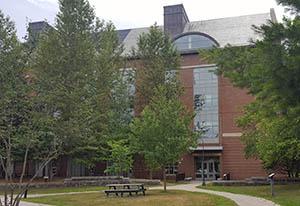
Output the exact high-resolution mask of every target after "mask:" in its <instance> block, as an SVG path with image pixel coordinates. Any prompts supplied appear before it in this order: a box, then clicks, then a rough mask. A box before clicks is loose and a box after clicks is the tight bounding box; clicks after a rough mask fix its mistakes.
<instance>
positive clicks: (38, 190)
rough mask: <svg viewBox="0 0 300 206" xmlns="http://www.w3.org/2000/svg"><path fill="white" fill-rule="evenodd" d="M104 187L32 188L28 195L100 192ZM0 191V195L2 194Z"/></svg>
mask: <svg viewBox="0 0 300 206" xmlns="http://www.w3.org/2000/svg"><path fill="white" fill-rule="evenodd" d="M101 190H104V187H96V186H95V187H63V188H32V189H29V191H28V195H32V194H51V193H65V192H88V191H101ZM3 193H4V192H3V191H0V194H3Z"/></svg>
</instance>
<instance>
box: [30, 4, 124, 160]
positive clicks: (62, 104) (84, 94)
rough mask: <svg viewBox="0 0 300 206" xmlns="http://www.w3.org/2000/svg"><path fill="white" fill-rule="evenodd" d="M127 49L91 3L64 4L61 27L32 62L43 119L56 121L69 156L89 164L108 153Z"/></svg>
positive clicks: (59, 17)
mask: <svg viewBox="0 0 300 206" xmlns="http://www.w3.org/2000/svg"><path fill="white" fill-rule="evenodd" d="M122 51H123V50H122V47H120V46H119V44H118V36H117V33H116V31H115V28H114V26H113V25H112V24H111V23H108V24H105V23H104V22H102V21H100V20H99V19H97V18H96V17H95V15H94V10H93V8H92V7H91V6H90V5H89V3H88V1H86V0H75V1H73V0H61V1H60V12H59V13H58V15H57V19H56V25H55V29H53V30H49V31H48V32H47V33H46V34H45V35H43V36H42V39H40V42H39V45H38V48H37V50H36V52H35V54H34V58H33V60H32V62H33V65H32V68H33V69H32V73H33V74H34V77H35V86H36V87H35V90H36V92H37V95H36V101H37V104H38V105H39V108H40V113H41V114H42V115H41V121H42V122H46V123H51V124H49V125H48V126H49V127H50V128H51V132H52V133H53V134H54V135H55V136H57V137H59V139H61V140H62V142H63V148H64V152H65V154H67V155H70V156H71V157H73V158H75V159H77V160H78V161H80V162H81V163H84V164H85V165H87V166H93V164H94V162H96V161H99V160H100V159H101V158H102V156H103V155H104V154H105V153H106V150H105V148H106V147H107V139H108V138H109V137H110V135H111V134H110V125H111V121H112V120H111V117H115V116H114V115H112V113H115V112H116V110H114V109H113V108H114V107H115V106H114V103H115V102H114V99H113V95H112V90H113V89H114V87H115V82H116V81H117V82H118V80H119V79H120V78H121V75H120V70H119V69H120V68H121V66H122V59H121V57H120V54H121V53H122ZM118 86H119V85H118ZM122 86H123V85H122ZM123 106H124V107H125V106H126V105H123ZM116 118H119V117H118V116H117V117H116Z"/></svg>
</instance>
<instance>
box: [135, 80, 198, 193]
mask: <svg viewBox="0 0 300 206" xmlns="http://www.w3.org/2000/svg"><path fill="white" fill-rule="evenodd" d="M167 92H168V91H167V89H166V88H165V87H163V86H160V87H159V88H158V89H157V90H156V93H155V96H154V97H153V98H152V100H151V102H150V104H149V105H148V106H146V107H145V109H144V110H143V112H142V114H141V116H140V118H135V119H134V121H133V123H132V124H131V131H132V143H133V144H134V145H135V147H136V148H138V151H140V152H141V153H142V154H143V155H144V158H145V160H146V163H147V164H148V166H150V167H157V166H159V167H160V168H162V169H163V170H164V172H163V174H164V190H166V172H165V167H166V166H167V165H170V164H174V163H176V162H178V160H179V159H180V157H181V156H182V155H183V154H184V153H186V152H188V151H189V148H190V147H192V146H194V145H195V144H196V139H197V136H196V135H195V134H194V133H193V131H192V129H191V127H190V126H191V122H192V121H193V114H192V113H190V112H188V111H187V109H186V108H185V107H184V106H183V104H182V103H181V102H180V100H178V98H171V99H170V98H167V97H166V93H167Z"/></svg>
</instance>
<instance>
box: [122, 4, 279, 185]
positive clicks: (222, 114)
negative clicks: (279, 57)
mask: <svg viewBox="0 0 300 206" xmlns="http://www.w3.org/2000/svg"><path fill="white" fill-rule="evenodd" d="M268 21H276V16H275V13H274V10H273V9H271V10H270V12H269V13H264V14H255V15H247V16H239V17H230V18H222V19H213V20H205V21H196V22H190V21H189V18H188V15H187V13H186V11H185V9H184V7H183V5H182V4H179V5H171V6H165V7H164V25H163V26H162V27H161V28H162V29H163V30H164V32H165V33H167V34H168V35H170V36H171V38H172V39H173V42H174V45H175V46H176V47H177V49H178V51H179V52H180V54H181V70H180V79H181V82H182V84H183V86H184V89H185V94H184V95H183V97H182V101H183V102H184V104H185V105H186V106H187V107H188V109H190V110H191V111H194V112H195V118H194V128H195V129H197V130H201V131H204V134H203V135H202V138H199V141H198V146H197V147H196V148H191V151H190V153H188V154H186V155H184V156H183V157H182V158H181V160H179V161H178V164H176V165H170V166H169V167H167V168H166V170H167V171H168V173H170V174H184V176H185V177H192V178H193V179H202V175H204V177H205V178H206V179H210V180H213V179H217V178H220V177H223V175H224V174H230V178H231V179H245V178H249V177H257V176H265V175H266V171H264V169H263V167H262V165H261V162H260V161H259V160H257V159H246V158H245V156H244V145H243V144H242V142H241V140H240V137H241V135H242V130H241V129H240V128H238V127H237V126H236V124H235V119H236V118H237V117H239V116H240V115H241V114H242V112H243V111H242V110H243V106H245V105H246V104H247V103H250V102H251V101H252V100H253V97H252V96H250V95H248V93H247V91H246V90H242V89H239V88H236V87H234V86H233V85H232V84H231V82H230V81H229V80H228V79H226V78H224V77H222V76H217V75H215V74H214V71H215V70H216V68H217V67H216V65H214V64H208V63H207V62H205V60H204V59H203V58H201V56H199V54H198V52H197V51H198V50H199V49H209V48H212V47H214V46H216V47H224V46H226V45H228V44H230V45H231V46H248V45H250V41H251V40H254V41H255V40H257V39H259V36H258V34H256V33H255V32H254V30H253V29H252V25H256V26H260V25H262V24H266V23H267V22H268ZM148 29H149V28H136V29H128V30H122V31H119V32H120V34H122V39H121V41H122V42H123V44H124V46H125V52H129V51H130V50H131V48H135V47H136V43H137V39H138V36H139V35H140V34H142V33H144V32H147V31H148ZM133 175H134V176H135V177H138V178H145V177H148V176H149V172H148V171H147V168H146V167H145V165H144V163H143V160H142V158H140V157H137V158H136V161H135V164H134V169H133ZM154 177H158V178H160V177H161V173H160V172H157V173H156V174H155V175H154Z"/></svg>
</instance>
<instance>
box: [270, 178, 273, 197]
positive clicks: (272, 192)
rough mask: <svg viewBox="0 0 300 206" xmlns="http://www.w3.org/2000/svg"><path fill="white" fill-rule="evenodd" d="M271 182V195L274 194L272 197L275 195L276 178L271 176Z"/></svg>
mask: <svg viewBox="0 0 300 206" xmlns="http://www.w3.org/2000/svg"><path fill="white" fill-rule="evenodd" d="M270 183H271V195H272V197H274V179H273V178H271V181H270Z"/></svg>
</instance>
